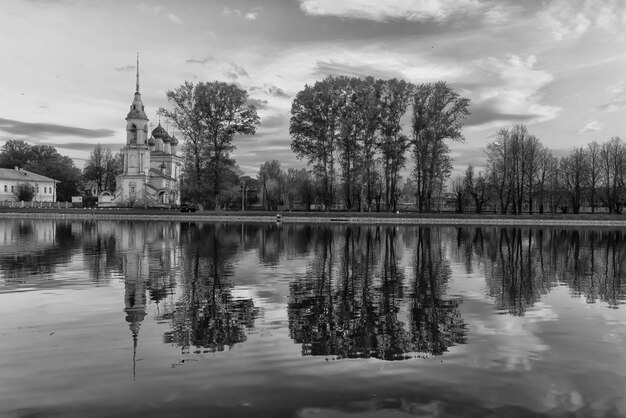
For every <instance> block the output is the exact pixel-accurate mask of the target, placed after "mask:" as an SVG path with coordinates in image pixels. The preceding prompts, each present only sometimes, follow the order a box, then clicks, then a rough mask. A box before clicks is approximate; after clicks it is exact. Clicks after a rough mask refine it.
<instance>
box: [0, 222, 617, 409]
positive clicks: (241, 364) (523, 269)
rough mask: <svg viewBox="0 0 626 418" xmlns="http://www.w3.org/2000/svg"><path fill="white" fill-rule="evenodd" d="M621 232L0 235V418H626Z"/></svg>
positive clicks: (219, 230)
mask: <svg viewBox="0 0 626 418" xmlns="http://www.w3.org/2000/svg"><path fill="white" fill-rule="evenodd" d="M625 263H626V234H625V232H624V231H621V230H609V229H606V230H598V229H595V230H592V229H582V230H574V229H556V228H552V229H550V228H548V229H543V230H540V229H532V228H498V227H473V228H472V227H463V228H453V227H423V226H402V227H395V226H364V225H359V226H348V225H314V226H311V225H293V224H284V225H276V224H213V223H198V224H196V223H176V222H106V221H99V222H91V221H89V222H87V221H85V222H82V221H77V222H69V221H52V220H38V221H31V220H2V221H0V416H3V417H4V416H7V417H87V416H89V417H108V416H135V417H194V416H198V417H207V416H215V417H229V416H232V417H246V416H250V417H413V416H423V417H430V416H440V417H454V416H459V417H472V416H475V417H483V416H507V417H515V416H519V417H523V416H568V417H570V416H580V417H593V416H598V417H600V416H624V415H626V362H625V360H626V350H624V347H625V346H626V326H625V324H626V314H625V309H624V308H625V307H624V305H623V303H624V300H625V297H626V281H625V280H626V271H625V269H626V264H625Z"/></svg>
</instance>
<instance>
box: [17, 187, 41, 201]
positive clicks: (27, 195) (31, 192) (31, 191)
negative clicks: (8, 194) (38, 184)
mask: <svg viewBox="0 0 626 418" xmlns="http://www.w3.org/2000/svg"><path fill="white" fill-rule="evenodd" d="M13 194H14V195H15V197H16V198H17V200H18V201H20V202H21V201H24V202H30V201H31V200H33V198H34V197H35V196H36V195H37V192H36V190H35V186H33V185H31V184H30V183H18V184H17V186H15V190H14V191H13Z"/></svg>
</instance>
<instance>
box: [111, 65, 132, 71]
mask: <svg viewBox="0 0 626 418" xmlns="http://www.w3.org/2000/svg"><path fill="white" fill-rule="evenodd" d="M135 68H137V67H136V66H134V65H124V66H122V67H116V68H115V71H125V72H130V71H135Z"/></svg>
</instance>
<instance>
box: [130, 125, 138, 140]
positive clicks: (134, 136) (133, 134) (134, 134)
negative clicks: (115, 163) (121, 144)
mask: <svg viewBox="0 0 626 418" xmlns="http://www.w3.org/2000/svg"><path fill="white" fill-rule="evenodd" d="M130 143H131V144H136V143H137V127H136V126H135V125H134V124H133V125H131V127H130Z"/></svg>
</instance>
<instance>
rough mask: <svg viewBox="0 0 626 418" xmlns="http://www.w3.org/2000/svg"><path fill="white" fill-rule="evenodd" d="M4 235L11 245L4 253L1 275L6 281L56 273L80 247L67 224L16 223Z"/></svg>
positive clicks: (21, 221)
mask: <svg viewBox="0 0 626 418" xmlns="http://www.w3.org/2000/svg"><path fill="white" fill-rule="evenodd" d="M5 225H7V224H5ZM0 235H4V239H3V240H4V241H5V242H11V245H10V246H6V247H5V248H4V249H3V250H2V251H1V252H0V273H1V275H2V276H4V278H6V279H19V280H23V279H24V278H25V277H28V276H34V275H49V274H53V273H54V272H55V271H56V269H57V268H58V267H59V266H61V265H64V264H66V263H68V262H69V261H70V259H71V257H72V254H73V251H74V249H76V248H78V247H79V245H80V240H79V239H78V238H77V237H75V236H74V234H73V233H72V224H71V223H69V222H66V221H59V222H57V221H34V220H25V219H21V220H14V221H12V222H11V221H10V222H9V223H8V225H7V227H6V228H5V229H4V230H3V231H2V233H1V234H0Z"/></svg>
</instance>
